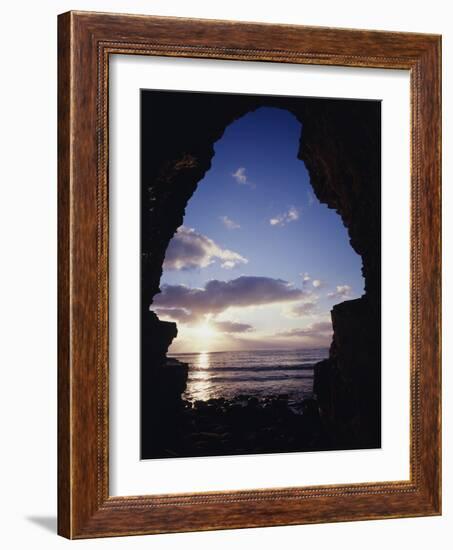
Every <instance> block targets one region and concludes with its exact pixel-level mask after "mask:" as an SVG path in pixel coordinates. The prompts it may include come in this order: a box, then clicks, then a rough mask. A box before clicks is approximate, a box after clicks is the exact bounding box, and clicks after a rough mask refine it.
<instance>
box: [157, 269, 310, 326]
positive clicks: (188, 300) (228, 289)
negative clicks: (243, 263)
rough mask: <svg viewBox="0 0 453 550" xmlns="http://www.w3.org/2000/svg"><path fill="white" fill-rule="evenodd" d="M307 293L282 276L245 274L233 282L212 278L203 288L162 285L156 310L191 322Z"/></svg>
mask: <svg viewBox="0 0 453 550" xmlns="http://www.w3.org/2000/svg"><path fill="white" fill-rule="evenodd" d="M304 297H305V292H304V291H303V290H302V289H299V288H296V287H295V286H294V285H292V284H291V283H288V282H287V281H284V280H282V279H272V278H271V277H251V276H242V277H238V278H237V279H232V280H230V281H218V280H211V281H209V282H208V283H206V285H205V286H204V288H190V287H187V286H184V285H163V286H162V288H161V293H160V294H157V296H155V298H154V304H153V305H152V306H151V309H152V310H153V311H156V312H157V311H161V312H162V310H165V311H166V312H167V314H169V315H173V318H174V319H177V317H176V316H178V317H179V319H180V320H186V321H187V322H192V321H195V320H199V319H201V318H202V317H203V316H204V315H208V314H212V315H218V314H219V313H221V312H223V311H226V310H227V309H228V308H230V307H239V308H244V307H249V306H260V305H267V304H276V303H289V302H298V301H301V300H303V299H304Z"/></svg>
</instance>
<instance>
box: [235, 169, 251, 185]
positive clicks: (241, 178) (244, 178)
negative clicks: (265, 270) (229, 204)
mask: <svg viewBox="0 0 453 550" xmlns="http://www.w3.org/2000/svg"><path fill="white" fill-rule="evenodd" d="M231 175H232V176H233V178H234V179H235V180H236V182H237V183H239V185H248V186H250V187H255V184H254V183H253V182H251V181H250V180H249V178H248V175H247V170H246V169H245V168H244V167H243V166H240V167H239V168H238V169H237V170H236V172H233V173H232V174H231Z"/></svg>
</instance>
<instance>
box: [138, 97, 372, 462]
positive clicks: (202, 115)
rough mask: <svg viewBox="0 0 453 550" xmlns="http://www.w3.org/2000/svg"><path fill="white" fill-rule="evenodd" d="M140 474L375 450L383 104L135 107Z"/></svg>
mask: <svg viewBox="0 0 453 550" xmlns="http://www.w3.org/2000/svg"><path fill="white" fill-rule="evenodd" d="M140 125H141V137H140V140H141V151H140V158H141V184H140V185H141V190H140V194H141V206H140V210H141V220H140V228H141V236H140V237H141V260H140V261H141V281H140V289H141V298H140V308H141V363H140V368H141V387H140V392H141V396H140V398H141V408H140V411H141V419H140V420H141V426H140V431H141V456H140V458H141V459H142V460H143V459H163V458H183V457H205V456H225V455H247V454H261V453H288V452H303V451H312V452H313V451H318V452H320V451H332V450H346V449H377V448H380V447H381V102H380V101H379V100H364V99H356V98H351V99H336V98H322V97H319V98H318V97H316V98H314V97H303V96H298V97H295V96H276V95H275V96H274V95H248V94H233V93H210V92H192V91H172V90H150V89H141V90H140Z"/></svg>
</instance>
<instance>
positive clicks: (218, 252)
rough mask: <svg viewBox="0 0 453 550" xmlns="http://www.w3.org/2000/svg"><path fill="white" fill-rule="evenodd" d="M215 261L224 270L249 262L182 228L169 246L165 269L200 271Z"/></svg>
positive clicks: (204, 236) (200, 235)
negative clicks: (199, 269)
mask: <svg viewBox="0 0 453 550" xmlns="http://www.w3.org/2000/svg"><path fill="white" fill-rule="evenodd" d="M215 261H219V262H220V265H221V267H223V268H224V269H232V268H233V267H236V266H237V265H238V264H246V263H247V261H248V260H247V259H246V258H244V257H242V256H241V255H240V254H238V253H237V252H233V251H232V250H228V249H226V248H222V247H220V246H219V245H218V244H217V243H215V242H214V241H213V240H212V239H210V238H209V237H207V236H206V235H202V234H201V233H197V232H196V231H195V230H194V229H191V228H189V227H184V226H181V227H180V228H179V229H178V231H177V233H176V234H175V236H174V237H173V238H172V240H171V241H170V244H169V245H168V248H167V251H166V253H165V260H164V265H163V267H164V269H168V270H181V269H198V268H202V267H207V266H209V265H211V264H212V263H214V262H215Z"/></svg>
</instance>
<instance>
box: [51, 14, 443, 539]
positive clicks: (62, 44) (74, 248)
mask: <svg viewBox="0 0 453 550" xmlns="http://www.w3.org/2000/svg"><path fill="white" fill-rule="evenodd" d="M58 47H59V60H58V70H59V76H58V94H59V100H58V118H59V122H58V155H59V156H58V195H59V198H58V207H59V217H58V219H59V221H58V253H59V275H58V293H59V312H58V330H59V344H58V365H59V366H58V532H59V534H60V535H62V536H65V537H67V538H89V537H103V536H119V535H132V534H151V533H163V532H181V531H198V530H209V529H229V528H241V527H259V526H270V525H292V524H304V523H321V522H332V521H353V520H365V519H379V518H395V517H415V516H428V515H438V514H440V513H441V472H440V463H441V429H440V426H441V412H440V411H441V409H440V407H441V377H440V338H441V336H440V335H441V333H440V293H441V275H440V272H441V259H440V250H441V248H440V223H441V220H440V207H441V191H440V185H441V174H440V170H441V156H440V155H441V133H440V132H441V130H440V129H441V126H440V109H441V84H440V78H441V76H440V75H441V73H440V56H441V40H440V37H439V36H435V35H429V34H412V33H397V32H377V31H364V30H344V29H332V28H322V27H319V28H314V27H304V26H293V25H264V24H256V23H243V22H240V23H239V22H232V21H208V20H196V19H180V18H166V17H151V16H135V15H116V14H115V15H114V14H102V13H89V12H69V13H65V14H63V15H60V16H59V21H58ZM111 54H122V55H130V54H134V55H145V56H153V55H159V56H176V57H192V58H214V59H228V60H238V61H241V60H248V61H256V62H261V61H273V62H284V63H300V64H316V65H337V66H348V67H374V68H384V69H388V70H392V69H405V70H407V71H409V72H410V87H411V92H410V94H411V283H410V284H411V289H410V290H411V338H410V342H411V374H410V388H411V390H410V392H411V395H410V403H411V410H410V417H411V428H410V440H411V444H410V480H408V481H390V482H380V483H360V484H350V485H333V486H317V487H292V488H286V489H264V488H263V489H259V490H250V491H226V492H209V493H196V494H166V495H153V496H147V495H137V496H133V497H116V496H115V497H112V496H110V495H109V468H108V464H109V461H108V456H109V444H108V443H109V422H108V418H109V417H108V412H109V402H108V387H109V362H108V349H109V342H108V326H109V325H108V323H109V319H108V297H109V290H108V260H109V258H108V242H109V241H108V219H109V211H108V83H109V56H110V55H111Z"/></svg>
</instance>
